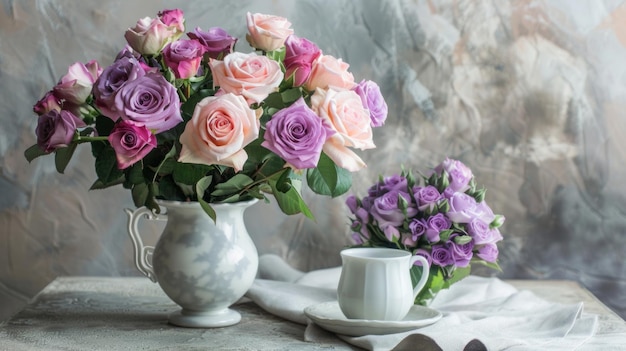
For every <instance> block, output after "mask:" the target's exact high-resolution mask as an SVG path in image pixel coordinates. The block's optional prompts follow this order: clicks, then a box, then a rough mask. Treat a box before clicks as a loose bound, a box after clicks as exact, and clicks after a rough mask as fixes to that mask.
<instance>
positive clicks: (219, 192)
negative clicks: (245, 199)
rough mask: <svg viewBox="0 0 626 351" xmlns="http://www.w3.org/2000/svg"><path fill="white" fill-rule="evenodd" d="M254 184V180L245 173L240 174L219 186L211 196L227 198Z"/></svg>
mask: <svg viewBox="0 0 626 351" xmlns="http://www.w3.org/2000/svg"><path fill="white" fill-rule="evenodd" d="M252 183H254V179H252V178H250V177H249V176H247V175H245V174H243V173H238V174H235V176H234V177H232V178H230V179H229V180H228V181H226V182H224V183H219V184H217V185H216V186H215V190H214V191H213V192H212V193H211V196H225V195H231V194H234V193H238V192H239V191H241V190H243V189H244V188H245V187H247V186H248V185H250V184H252Z"/></svg>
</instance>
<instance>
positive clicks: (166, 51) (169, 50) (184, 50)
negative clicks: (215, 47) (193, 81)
mask: <svg viewBox="0 0 626 351" xmlns="http://www.w3.org/2000/svg"><path fill="white" fill-rule="evenodd" d="M205 52H206V49H205V48H204V46H203V45H202V44H200V42H199V41H197V40H193V39H189V40H184V39H183V40H177V41H175V42H172V43H169V44H167V45H165V47H164V48H163V60H164V61H165V65H167V67H169V68H170V69H171V70H172V71H173V72H174V76H175V77H176V78H179V79H188V78H191V77H194V76H195V75H197V74H198V68H200V63H201V62H202V56H203V55H204V53H205Z"/></svg>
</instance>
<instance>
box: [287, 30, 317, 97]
mask: <svg viewBox="0 0 626 351" xmlns="http://www.w3.org/2000/svg"><path fill="white" fill-rule="evenodd" d="M321 54H322V51H321V50H320V49H319V48H318V47H317V45H315V44H314V43H313V42H311V41H309V40H307V39H305V38H298V37H297V36H295V35H290V36H289V37H288V38H287V40H286V41H285V59H284V60H283V64H284V65H285V69H286V72H285V76H287V77H291V76H292V75H294V79H293V85H294V86H296V87H298V86H301V85H302V84H304V83H305V82H306V81H307V79H309V75H310V74H311V69H312V67H313V62H315V60H317V58H318V57H320V55H321Z"/></svg>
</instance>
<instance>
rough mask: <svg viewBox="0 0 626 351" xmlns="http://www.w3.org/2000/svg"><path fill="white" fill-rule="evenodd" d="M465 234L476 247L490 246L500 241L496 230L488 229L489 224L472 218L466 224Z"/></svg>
mask: <svg viewBox="0 0 626 351" xmlns="http://www.w3.org/2000/svg"><path fill="white" fill-rule="evenodd" d="M467 233H468V234H469V235H470V236H471V237H472V238H473V239H474V243H475V244H476V245H482V244H491V243H495V242H497V241H500V240H502V234H500V231H499V230H498V229H491V228H489V224H487V223H485V222H484V221H483V220H481V219H479V218H474V219H473V220H472V221H471V222H469V223H468V224H467Z"/></svg>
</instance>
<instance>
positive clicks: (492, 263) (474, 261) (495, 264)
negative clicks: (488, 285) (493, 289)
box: [472, 260, 502, 272]
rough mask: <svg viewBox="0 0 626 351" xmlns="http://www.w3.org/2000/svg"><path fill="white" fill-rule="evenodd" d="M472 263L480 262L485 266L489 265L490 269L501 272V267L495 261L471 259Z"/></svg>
mask: <svg viewBox="0 0 626 351" xmlns="http://www.w3.org/2000/svg"><path fill="white" fill-rule="evenodd" d="M472 263H477V264H481V265H483V266H485V267H489V268H491V269H495V270H496V271H498V272H502V268H501V267H500V265H499V264H498V263H497V262H487V261H485V260H472Z"/></svg>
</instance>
